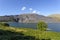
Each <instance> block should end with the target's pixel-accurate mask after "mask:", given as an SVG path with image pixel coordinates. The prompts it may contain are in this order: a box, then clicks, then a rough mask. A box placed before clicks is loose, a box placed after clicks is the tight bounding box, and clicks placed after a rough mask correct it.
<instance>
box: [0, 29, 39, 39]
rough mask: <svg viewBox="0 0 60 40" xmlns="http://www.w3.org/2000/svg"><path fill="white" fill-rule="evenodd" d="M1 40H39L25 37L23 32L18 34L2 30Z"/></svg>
mask: <svg viewBox="0 0 60 40" xmlns="http://www.w3.org/2000/svg"><path fill="white" fill-rule="evenodd" d="M0 40H39V39H36V38H35V37H34V36H25V35H24V34H23V33H22V32H20V33H16V32H11V31H4V30H0Z"/></svg>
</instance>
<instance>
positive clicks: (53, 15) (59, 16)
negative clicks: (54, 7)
mask: <svg viewBox="0 0 60 40" xmlns="http://www.w3.org/2000/svg"><path fill="white" fill-rule="evenodd" d="M49 17H53V18H56V19H58V20H60V14H52V15H49Z"/></svg>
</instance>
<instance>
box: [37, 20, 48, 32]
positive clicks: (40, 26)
mask: <svg viewBox="0 0 60 40" xmlns="http://www.w3.org/2000/svg"><path fill="white" fill-rule="evenodd" d="M37 29H38V30H40V31H46V30H47V23H45V22H44V21H40V22H38V24H37Z"/></svg>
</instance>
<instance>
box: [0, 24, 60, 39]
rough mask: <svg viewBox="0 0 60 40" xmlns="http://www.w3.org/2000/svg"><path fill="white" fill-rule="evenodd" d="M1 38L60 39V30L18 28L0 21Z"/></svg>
mask: <svg viewBox="0 0 60 40" xmlns="http://www.w3.org/2000/svg"><path fill="white" fill-rule="evenodd" d="M0 40H60V32H53V31H40V30H35V29H31V28H16V27H10V26H4V24H3V23H0Z"/></svg>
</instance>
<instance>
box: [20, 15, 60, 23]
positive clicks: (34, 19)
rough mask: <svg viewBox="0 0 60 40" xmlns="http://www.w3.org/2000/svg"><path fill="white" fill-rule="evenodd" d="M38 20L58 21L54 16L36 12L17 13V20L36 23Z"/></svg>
mask: <svg viewBox="0 0 60 40" xmlns="http://www.w3.org/2000/svg"><path fill="white" fill-rule="evenodd" d="M39 21H45V22H48V23H53V22H54V23H56V22H60V21H59V20H57V19H55V18H52V17H46V16H43V15H38V14H22V15H19V22H23V23H37V22H39Z"/></svg>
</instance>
